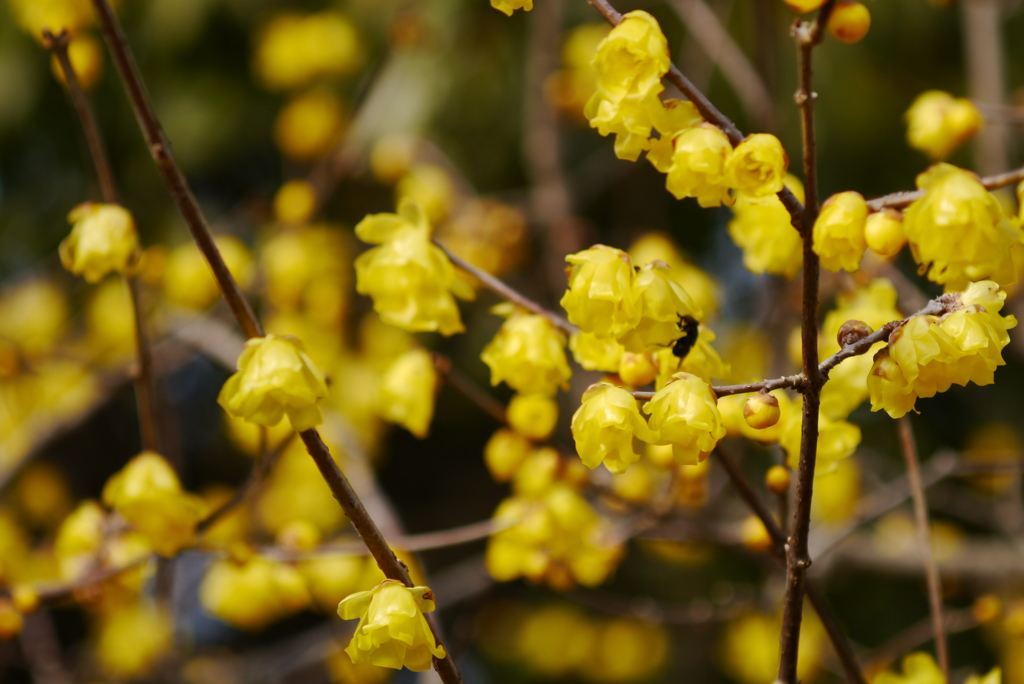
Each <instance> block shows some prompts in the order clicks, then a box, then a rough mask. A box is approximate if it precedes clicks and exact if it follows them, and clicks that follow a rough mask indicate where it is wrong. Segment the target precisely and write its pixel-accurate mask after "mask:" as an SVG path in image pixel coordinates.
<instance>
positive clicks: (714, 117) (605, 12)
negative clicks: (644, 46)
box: [587, 0, 810, 233]
mask: <svg viewBox="0 0 1024 684" xmlns="http://www.w3.org/2000/svg"><path fill="white" fill-rule="evenodd" d="M587 2H589V3H590V4H591V6H593V8H594V9H596V10H597V11H598V13H599V14H600V15H601V16H602V17H604V18H605V21H607V22H608V23H609V24H611V25H612V26H618V25H619V23H620V22H621V21H622V14H620V13H619V11H618V10H617V9H615V8H614V7H612V5H611V4H610V3H609V2H608V1H607V0H587ZM665 78H666V79H668V81H669V83H671V84H672V85H674V86H675V87H676V88H678V89H679V92H681V93H682V94H683V95H684V96H685V97H686V99H688V100H689V101H690V102H692V103H693V106H694V107H696V108H697V111H698V112H700V115H701V116H702V117H704V119H705V120H706V121H708V122H709V123H713V124H714V125H716V126H718V127H719V128H721V129H722V131H723V132H724V133H725V134H726V135H727V136H728V137H729V141H730V142H731V143H732V144H733V146H734V147H735V146H736V145H739V144H740V143H741V142H743V139H744V137H745V136H744V135H743V132H742V131H740V129H739V127H737V126H736V124H735V123H733V121H732V119H730V118H729V117H727V116H726V115H725V114H723V113H722V112H720V111H719V110H718V107H716V106H715V105H714V103H712V102H711V100H709V99H708V97H707V96H706V95H705V94H704V93H702V92H701V91H700V89H698V88H697V86H695V85H694V84H693V82H692V81H690V79H688V78H687V77H686V75H685V74H683V72H681V71H680V70H679V68H678V67H676V65H675V64H672V65H670V67H669V71H668V73H667V74H666V75H665ZM779 199H780V200H782V204H783V206H785V207H786V211H788V212H789V215H790V217H791V219H792V221H793V227H794V228H796V229H797V230H798V231H799V232H800V233H803V232H804V230H803V228H802V226H803V225H804V223H803V222H802V221H803V212H804V205H803V204H801V203H800V200H798V199H797V198H796V195H794V194H793V192H792V191H791V190H790V189H789V188H782V190H780V191H779ZM808 230H810V227H808Z"/></svg>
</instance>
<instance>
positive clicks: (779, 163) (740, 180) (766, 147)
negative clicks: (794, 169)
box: [725, 133, 789, 199]
mask: <svg viewBox="0 0 1024 684" xmlns="http://www.w3.org/2000/svg"><path fill="white" fill-rule="evenodd" d="M788 166H789V158H788V157H787V156H786V151H785V150H784V149H783V148H782V143H780V142H779V139H778V138H776V137H775V136H774V135H771V134H770V133H755V134H753V135H748V136H747V137H746V138H745V139H744V140H743V142H741V143H740V144H739V145H737V146H736V149H734V150H733V151H732V154H730V155H729V160H728V161H727V162H726V165H725V173H726V176H727V178H728V180H727V183H728V185H729V186H730V187H731V188H732V189H733V190H735V191H736V192H738V193H740V194H742V195H746V196H747V197H751V198H755V199H759V198H763V197H768V196H769V195H774V194H775V193H777V192H778V191H780V190H782V187H783V184H784V182H785V178H786V168H787V167H788Z"/></svg>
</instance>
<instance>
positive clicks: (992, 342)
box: [868, 281, 1017, 418]
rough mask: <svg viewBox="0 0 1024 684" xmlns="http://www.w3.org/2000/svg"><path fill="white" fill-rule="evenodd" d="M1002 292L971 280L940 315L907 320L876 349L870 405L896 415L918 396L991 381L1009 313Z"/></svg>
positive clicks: (1000, 361) (1011, 322) (999, 363)
mask: <svg viewBox="0 0 1024 684" xmlns="http://www.w3.org/2000/svg"><path fill="white" fill-rule="evenodd" d="M1005 298H1006V293H1005V292H1003V291H1002V290H1000V289H999V286H998V285H997V284H996V283H994V282H992V281H982V282H978V283H971V285H970V287H968V288H967V290H965V291H964V292H962V293H960V294H959V296H957V297H956V298H955V299H954V300H953V303H952V304H951V305H950V306H949V307H948V308H947V311H948V313H945V314H943V315H942V316H932V315H923V316H915V317H914V318H911V319H909V320H908V321H907V322H906V323H905V324H903V325H902V326H900V327H899V328H897V329H896V330H894V331H893V333H892V335H891V336H890V337H889V345H888V346H887V347H886V348H884V349H882V350H881V351H879V352H878V353H877V354H875V358H874V364H873V365H872V367H871V372H870V374H869V375H868V390H869V392H870V395H871V410H872V411H878V410H882V409H884V410H885V411H886V413H888V414H889V415H890V416H892V417H893V418H899V417H900V416H902V415H904V414H906V413H907V412H908V411H911V410H913V409H914V404H915V403H916V401H917V399H918V397H933V396H935V394H937V393H938V392H945V391H946V390H947V389H949V387H950V386H951V385H967V383H969V382H973V383H975V384H978V385H989V384H991V383H992V382H993V374H994V372H995V369H996V368H997V367H999V366H1002V365H1004V363H1005V361H1003V357H1002V349H1003V347H1005V346H1006V345H1007V343H1009V341H1010V337H1009V335H1008V334H1007V331H1008V330H1009V329H1010V328H1013V327H1014V326H1015V325H1017V319H1016V318H1014V317H1013V316H1000V315H999V311H1000V310H1001V309H1002V308H1003V300H1004V299H1005Z"/></svg>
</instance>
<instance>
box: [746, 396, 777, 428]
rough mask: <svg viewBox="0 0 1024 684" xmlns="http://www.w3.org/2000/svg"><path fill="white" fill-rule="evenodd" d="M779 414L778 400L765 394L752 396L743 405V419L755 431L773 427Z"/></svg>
mask: <svg viewBox="0 0 1024 684" xmlns="http://www.w3.org/2000/svg"><path fill="white" fill-rule="evenodd" d="M781 413H782V410H781V409H780V408H779V400H778V399H776V398H775V397H773V396H772V395H770V394H768V393H767V392H762V393H759V394H752V395H750V397H748V398H747V401H746V402H744V404H743V419H744V420H745V421H747V425H749V426H750V427H752V428H754V429H755V430H764V429H765V428H770V427H771V426H772V425H775V424H776V423H778V422H779V416H780V415H781Z"/></svg>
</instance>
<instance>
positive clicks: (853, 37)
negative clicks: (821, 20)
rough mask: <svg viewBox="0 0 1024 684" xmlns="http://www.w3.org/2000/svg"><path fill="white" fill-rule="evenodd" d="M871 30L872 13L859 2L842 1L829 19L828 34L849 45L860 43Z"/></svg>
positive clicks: (837, 4)
mask: <svg viewBox="0 0 1024 684" xmlns="http://www.w3.org/2000/svg"><path fill="white" fill-rule="evenodd" d="M870 28H871V12H869V11H868V8H867V7H865V6H864V5H863V4H861V3H859V2H851V1H850V0H840V2H837V3H836V6H835V9H834V10H832V14H831V16H829V18H828V32H829V33H831V34H832V37H833V38H835V39H836V40H839V41H842V42H844V43H846V44H848V45H852V44H853V43H859V42H860V41H861V39H863V38H864V36H866V35H867V34H868V29H870Z"/></svg>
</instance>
